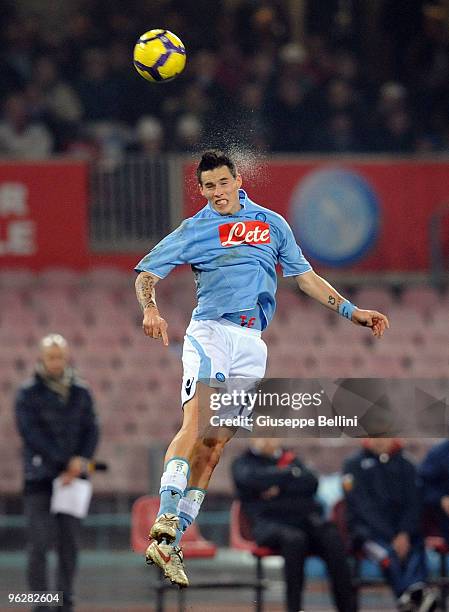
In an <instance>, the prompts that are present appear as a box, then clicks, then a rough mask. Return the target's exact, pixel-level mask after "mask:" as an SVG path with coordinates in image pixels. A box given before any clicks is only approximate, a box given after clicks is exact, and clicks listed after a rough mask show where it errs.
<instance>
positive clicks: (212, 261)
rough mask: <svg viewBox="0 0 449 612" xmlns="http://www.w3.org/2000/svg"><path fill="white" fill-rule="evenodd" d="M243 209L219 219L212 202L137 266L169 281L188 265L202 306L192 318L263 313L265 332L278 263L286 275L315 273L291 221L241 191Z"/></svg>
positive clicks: (273, 301)
mask: <svg viewBox="0 0 449 612" xmlns="http://www.w3.org/2000/svg"><path fill="white" fill-rule="evenodd" d="M239 197H240V204H241V209H240V210H239V211H238V212H237V213H235V214H233V215H220V214H219V213H218V212H217V211H216V210H214V208H213V207H212V206H211V205H210V203H208V204H206V206H205V207H204V208H202V209H201V210H200V211H199V212H197V214H196V215H194V216H193V217H190V218H188V219H186V220H185V221H183V222H182V223H181V225H180V226H179V227H178V228H177V229H175V230H174V231H173V232H172V233H171V234H169V235H168V236H166V237H165V238H164V239H163V240H161V242H159V243H158V244H157V245H156V246H155V247H154V248H153V249H152V250H151V251H150V252H149V253H148V255H145V257H144V258H143V259H142V260H141V261H140V262H139V263H138V264H137V266H136V268H135V270H136V271H137V272H151V273H152V274H154V275H155V276H158V277H159V278H165V277H166V276H167V275H168V274H169V273H170V272H171V271H172V270H173V268H175V267H176V266H179V265H181V264H190V265H191V266H192V270H193V272H194V275H195V283H196V290H197V297H198V305H197V307H196V308H195V310H194V311H193V314H192V318H193V319H197V320H204V319H219V318H220V317H222V316H223V315H224V314H226V313H240V312H241V311H254V309H256V308H257V307H258V306H259V307H260V309H261V310H262V312H263V315H264V318H265V322H264V324H263V326H262V327H266V325H268V324H269V323H270V321H271V319H272V318H273V315H274V311H275V309H276V300H275V293H276V288H277V277H276V264H277V263H280V264H281V267H282V271H283V275H284V276H297V275H298V274H304V273H305V272H308V271H310V270H311V269H312V267H311V265H310V264H309V262H308V261H307V260H306V259H305V257H304V256H303V254H302V252H301V249H300V248H299V246H298V245H297V244H296V241H295V238H294V236H293V232H292V230H291V228H290V226H289V225H288V223H287V221H286V220H285V219H284V218H283V217H281V215H279V214H278V213H276V212H274V211H272V210H269V209H268V208H264V207H262V206H259V205H258V204H255V203H254V202H252V201H251V200H250V199H249V198H248V196H247V195H246V193H245V191H243V189H240V190H239Z"/></svg>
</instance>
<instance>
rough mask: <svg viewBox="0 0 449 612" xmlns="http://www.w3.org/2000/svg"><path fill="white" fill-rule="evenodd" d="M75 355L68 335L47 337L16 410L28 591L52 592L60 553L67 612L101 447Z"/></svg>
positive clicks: (58, 585)
mask: <svg viewBox="0 0 449 612" xmlns="http://www.w3.org/2000/svg"><path fill="white" fill-rule="evenodd" d="M68 356H69V354H68V345H67V341H66V340H65V339H64V338H63V337H62V336H60V335H59V334H50V335H48V336H45V338H43V339H42V340H41V342H40V358H39V360H38V363H37V365H36V371H35V373H34V376H33V378H32V379H31V380H29V381H26V382H25V383H24V384H23V385H22V386H21V387H20V388H19V390H18V393H17V397H16V404H15V409H16V420H17V427H18V430H19V433H20V435H21V437H22V440H23V455H24V509H25V516H26V519H27V527H28V550H29V557H28V567H27V578H28V588H29V590H30V591H33V592H36V591H48V590H49V584H48V577H47V563H46V560H47V551H48V550H49V549H50V548H51V547H53V546H54V547H55V549H56V551H57V554H58V570H57V581H56V590H57V591H62V592H63V596H64V605H63V607H62V610H63V611H64V612H72V610H73V579H74V575H75V570H76V561H77V550H78V540H79V529H80V518H81V517H83V516H85V514H86V513H87V509H88V505H89V500H90V483H88V482H87V481H85V480H84V481H83V477H84V476H85V474H86V473H87V471H88V463H89V461H90V459H91V458H92V457H93V454H94V452H95V448H96V446H97V443H98V424H97V420H96V416H95V411H94V405H93V400H92V396H91V394H90V391H89V390H88V388H87V387H86V386H85V384H84V383H83V382H81V381H80V380H79V379H78V378H77V377H76V375H75V374H74V372H73V370H72V369H71V368H70V367H69V365H68ZM35 610H40V611H43V610H46V608H45V607H37V608H35Z"/></svg>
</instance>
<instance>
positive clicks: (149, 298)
mask: <svg viewBox="0 0 449 612" xmlns="http://www.w3.org/2000/svg"><path fill="white" fill-rule="evenodd" d="M156 282H157V281H155V280H154V278H153V277H152V276H150V275H148V274H143V275H142V274H140V275H139V276H138V277H137V279H136V296H137V301H138V302H139V304H140V306H141V308H142V310H145V308H150V307H153V308H156V295H155V290H154V285H155V284H156Z"/></svg>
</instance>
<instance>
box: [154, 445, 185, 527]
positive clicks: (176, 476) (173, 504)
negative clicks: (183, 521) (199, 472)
mask: <svg viewBox="0 0 449 612" xmlns="http://www.w3.org/2000/svg"><path fill="white" fill-rule="evenodd" d="M189 472H190V466H189V462H188V461H187V460H186V459H183V458H182V457H173V458H172V459H170V460H169V461H167V465H166V466H165V471H164V473H163V474H162V478H161V488H160V489H159V495H160V497H161V502H160V506H159V511H158V513H157V516H159V515H160V514H165V513H167V512H169V513H170V514H178V503H179V501H180V500H181V499H182V496H183V495H184V490H185V488H186V486H187V482H188V478H189Z"/></svg>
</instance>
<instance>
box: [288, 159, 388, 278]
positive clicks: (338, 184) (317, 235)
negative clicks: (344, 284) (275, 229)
mask: <svg viewBox="0 0 449 612" xmlns="http://www.w3.org/2000/svg"><path fill="white" fill-rule="evenodd" d="M290 219H291V222H292V226H293V230H294V232H295V235H296V237H297V239H298V242H299V244H300V245H301V247H302V248H303V249H304V252H305V254H306V255H309V256H311V257H313V258H314V259H316V260H317V261H319V262H321V263H324V264H327V265H331V266H343V265H345V264H350V263H355V262H356V261H358V260H359V259H361V258H362V257H363V255H365V253H366V252H367V251H368V250H369V249H370V248H371V246H372V245H373V244H374V242H375V240H376V238H377V235H378V232H379V224H380V214H379V203H378V198H377V196H376V194H375V193H374V191H373V189H372V188H371V186H370V185H369V184H368V182H367V181H366V180H365V179H364V178H363V177H362V176H360V175H359V174H357V173H356V172H354V171H351V170H342V169H335V168H334V169H326V170H318V171H314V172H312V173H311V174H309V175H307V176H306V177H305V178H304V179H303V180H301V182H300V183H299V185H298V186H297V187H296V189H295V191H294V192H293V196H292V200H291V202H290Z"/></svg>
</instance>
